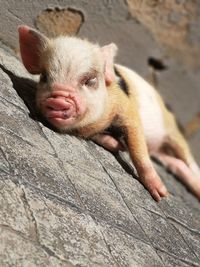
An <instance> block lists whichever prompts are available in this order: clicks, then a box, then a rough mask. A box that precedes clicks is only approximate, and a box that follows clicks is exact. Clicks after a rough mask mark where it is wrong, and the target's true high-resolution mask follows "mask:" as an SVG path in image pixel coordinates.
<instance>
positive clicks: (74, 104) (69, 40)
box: [18, 26, 117, 131]
mask: <svg viewBox="0 0 200 267" xmlns="http://www.w3.org/2000/svg"><path fill="white" fill-rule="evenodd" d="M18 30H19V43H20V51H21V58H22V61H23V64H24V66H25V68H26V69H27V70H28V71H29V72H30V73H31V74H39V75H40V81H39V83H38V87H37V94H36V103H37V107H38V109H39V111H40V112H41V114H42V115H43V116H44V117H45V118H46V119H47V120H48V121H49V122H50V123H51V124H53V125H54V126H55V127H56V128H58V129H59V130H62V131H63V130H66V131H67V130H70V129H75V128H78V127H83V126H86V125H88V124H90V123H93V122H95V121H97V120H98V119H100V118H101V116H102V114H103V113H104V111H105V109H106V106H107V98H108V91H107V86H109V85H110V84H111V83H113V82H114V81H115V75H114V69H113V59H114V56H115V53H116V50H117V48H116V45H114V44H110V45H107V46H104V47H99V46H98V45H95V44H92V43H90V42H88V41H85V40H81V39H79V38H76V37H67V36H61V37H58V38H55V39H49V38H47V37H46V36H44V35H43V34H41V33H40V32H38V31H36V30H34V29H31V28H29V27H27V26H20V27H19V29H18Z"/></svg>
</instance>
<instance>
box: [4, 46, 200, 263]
mask: <svg viewBox="0 0 200 267" xmlns="http://www.w3.org/2000/svg"><path fill="white" fill-rule="evenodd" d="M34 89H35V82H34V80H33V79H32V77H31V76H30V75H28V74H27V72H26V71H25V70H24V68H23V66H22V64H21V63H20V62H19V61H18V60H17V59H16V58H15V57H14V56H13V55H12V54H11V52H9V51H8V50H7V51H6V50H5V49H2V48H0V119H1V124H0V128H1V132H0V134H1V137H0V145H1V150H0V152H1V154H0V159H1V160H0V169H1V174H0V188H1V194H0V266H2V267H7V266H15V267H18V266H29V267H30V266H66V267H74V266H76V267H78V266H79V267H88V266H91V267H96V266H102V267H107V266H108V267H111V266H116V267H128V266H131V267H156V266H158V267H161V266H163V267H164V266H165V267H174V266H181V267H182V266H183V267H191V266H196V267H197V266H200V205H199V202H198V201H197V199H195V198H194V197H193V196H192V195H191V194H190V193H189V192H187V190H186V189H185V188H184V187H183V186H182V185H181V184H180V183H179V182H178V181H177V180H176V179H175V178H174V177H173V176H171V175H170V174H168V173H166V171H165V170H164V169H163V168H162V167H160V166H158V165H155V167H156V168H157V170H158V172H159V173H160V175H161V177H162V179H163V180H164V182H165V183H166V184H167V187H168V190H169V192H170V196H169V197H168V198H166V199H163V200H162V201H161V202H160V203H159V204H157V203H155V202H154V201H153V200H152V198H151V197H150V195H149V194H148V192H147V191H146V190H145V189H144V188H143V186H142V185H141V184H140V183H139V182H138V181H137V180H136V179H135V178H134V177H133V176H132V175H130V174H129V173H128V172H127V171H126V170H125V169H124V168H123V167H122V165H121V164H119V161H118V160H117V159H116V158H115V157H114V156H113V155H111V154H110V153H109V152H107V151H105V150H104V149H103V148H101V147H99V146H97V145H95V144H94V143H92V142H86V141H84V140H80V139H78V138H76V137H72V136H68V135H60V134H58V133H55V132H54V131H52V130H51V129H49V128H48V127H46V126H45V125H43V124H42V123H40V122H39V121H37V119H36V114H35V110H34V101H33V97H34Z"/></svg>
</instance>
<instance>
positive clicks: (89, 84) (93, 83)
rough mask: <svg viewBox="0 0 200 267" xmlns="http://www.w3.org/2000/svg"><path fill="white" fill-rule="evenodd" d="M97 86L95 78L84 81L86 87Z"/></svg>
mask: <svg viewBox="0 0 200 267" xmlns="http://www.w3.org/2000/svg"><path fill="white" fill-rule="evenodd" d="M96 84H97V77H93V78H89V79H87V80H86V81H85V85H86V86H87V87H95V86H96Z"/></svg>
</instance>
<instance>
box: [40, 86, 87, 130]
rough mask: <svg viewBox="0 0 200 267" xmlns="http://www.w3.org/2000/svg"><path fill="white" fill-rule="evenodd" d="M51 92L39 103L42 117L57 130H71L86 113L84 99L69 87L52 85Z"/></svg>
mask: <svg viewBox="0 0 200 267" xmlns="http://www.w3.org/2000/svg"><path fill="white" fill-rule="evenodd" d="M52 89H53V90H52V92H51V94H50V95H48V97H47V98H45V99H44V100H42V101H41V102H40V108H41V112H42V114H43V115H44V117H45V118H46V119H47V120H48V121H49V122H50V123H52V124H53V125H54V126H56V127H58V128H71V127H72V126H73V125H74V124H75V123H76V122H77V121H78V120H79V118H80V117H82V116H83V115H84V114H85V112H86V104H85V101H84V99H81V98H80V95H78V93H77V92H76V91H77V90H76V89H75V88H73V87H71V86H68V85H64V84H59V83H54V84H53V86H52Z"/></svg>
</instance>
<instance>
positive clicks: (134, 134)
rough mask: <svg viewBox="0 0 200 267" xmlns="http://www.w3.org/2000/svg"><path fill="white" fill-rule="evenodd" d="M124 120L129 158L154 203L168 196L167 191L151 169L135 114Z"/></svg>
mask: <svg viewBox="0 0 200 267" xmlns="http://www.w3.org/2000/svg"><path fill="white" fill-rule="evenodd" d="M129 117H130V118H134V120H130V119H129V120H126V125H125V127H126V143H127V147H128V151H129V154H130V157H131V159H132V161H133V164H134V166H135V168H136V170H137V173H138V176H139V177H138V179H139V181H140V182H141V183H142V184H143V185H144V187H145V188H146V189H147V190H148V191H149V193H150V194H151V196H152V197H153V198H154V200H155V201H157V202H159V201H160V199H161V198H162V197H165V196H167V195H168V192H167V189H166V187H165V185H164V184H163V182H162V181H161V179H160V177H159V176H158V174H157V172H156V170H155V169H154V167H153V164H152V162H151V159H150V156H149V154H148V150H147V145H146V142H145V137H144V133H143V129H142V126H141V123H140V120H139V118H137V114H134V116H129Z"/></svg>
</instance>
